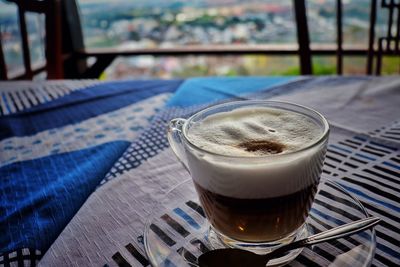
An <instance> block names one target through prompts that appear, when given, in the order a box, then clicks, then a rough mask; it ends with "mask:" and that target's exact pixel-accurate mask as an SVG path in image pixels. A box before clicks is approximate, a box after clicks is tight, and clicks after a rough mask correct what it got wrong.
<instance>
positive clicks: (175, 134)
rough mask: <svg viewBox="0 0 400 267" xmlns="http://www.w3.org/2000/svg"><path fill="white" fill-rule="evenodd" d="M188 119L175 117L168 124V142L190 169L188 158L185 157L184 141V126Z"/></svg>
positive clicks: (184, 164)
mask: <svg viewBox="0 0 400 267" xmlns="http://www.w3.org/2000/svg"><path fill="white" fill-rule="evenodd" d="M185 122H186V120H185V119H181V118H177V119H173V120H171V121H170V122H169V124H168V133H167V136H168V142H169V145H170V146H171V148H172V151H174V153H175V155H176V157H177V158H178V159H179V161H180V162H181V163H182V164H183V166H184V167H185V168H186V169H187V170H188V171H189V168H188V164H187V159H186V157H185V148H184V143H183V141H182V134H183V133H182V127H183V125H184V124H185Z"/></svg>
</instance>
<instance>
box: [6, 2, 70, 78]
mask: <svg viewBox="0 0 400 267" xmlns="http://www.w3.org/2000/svg"><path fill="white" fill-rule="evenodd" d="M7 1H9V2H13V3H15V4H16V6H17V8H18V17H19V26H20V32H21V41H22V56H23V63H24V68H25V70H24V72H23V73H22V74H20V75H18V76H16V77H9V75H8V72H7V66H6V63H5V60H4V54H3V53H4V51H3V49H2V48H3V46H2V45H1V40H0V68H1V71H0V79H3V80H7V79H11V78H14V79H32V78H33V76H34V75H36V74H38V73H40V72H42V71H46V72H47V79H61V78H63V72H64V71H63V54H62V40H61V38H62V34H61V2H60V0H41V1H40V0H29V1H27V0H7ZM26 12H33V13H39V14H44V16H45V30H46V37H45V57H46V63H45V64H44V65H39V66H32V63H31V58H30V47H29V41H28V33H27V25H26V18H25V13H26ZM0 39H1V37H0Z"/></svg>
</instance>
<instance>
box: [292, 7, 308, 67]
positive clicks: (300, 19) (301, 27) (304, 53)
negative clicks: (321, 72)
mask: <svg viewBox="0 0 400 267" xmlns="http://www.w3.org/2000/svg"><path fill="white" fill-rule="evenodd" d="M293 6H294V13H295V17H296V27H297V42H298V44H299V56H300V71H301V74H302V75H310V74H312V64H311V50H310V37H309V34H308V23H307V15H306V5H305V1H304V0H293Z"/></svg>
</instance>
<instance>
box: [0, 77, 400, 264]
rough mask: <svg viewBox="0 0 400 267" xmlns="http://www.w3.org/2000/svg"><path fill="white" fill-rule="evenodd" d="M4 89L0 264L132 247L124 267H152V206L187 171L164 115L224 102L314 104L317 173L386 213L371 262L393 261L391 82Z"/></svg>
mask: <svg viewBox="0 0 400 267" xmlns="http://www.w3.org/2000/svg"><path fill="white" fill-rule="evenodd" d="M0 93H1V95H0V96H1V98H0V266H2V265H5V266H8V265H9V264H17V265H19V266H23V265H36V264H37V263H38V261H39V260H40V259H42V260H41V261H40V264H42V265H43V266H55V265H58V266H89V265H92V266H99V265H101V266H102V265H104V264H107V265H110V266H113V265H121V261H120V260H121V259H120V258H119V256H118V257H117V258H116V257H115V255H120V256H121V254H120V252H121V251H122V250H126V249H127V248H126V244H128V243H129V244H131V246H129V249H131V250H132V249H133V250H134V252H135V253H133V254H132V255H136V256H134V257H133V259H132V260H129V259H124V264H125V263H127V264H129V265H133V266H136V265H137V266H146V265H148V262H147V260H146V258H145V255H144V253H143V244H142V242H141V238H142V233H143V224H144V221H145V219H146V216H148V214H149V212H150V210H149V209H151V205H152V204H154V202H155V201H156V200H157V199H159V197H161V196H162V194H163V193H164V192H166V191H167V190H168V189H170V188H172V187H173V186H174V185H176V184H177V183H179V182H180V181H181V179H182V178H183V177H187V174H186V173H185V172H184V170H182V168H181V167H180V165H179V164H178V163H177V162H176V160H175V159H174V157H173V156H172V154H171V152H170V150H169V149H168V144H167V141H166V138H165V123H166V122H167V121H168V120H169V119H171V118H174V117H178V116H181V117H185V116H189V115H191V114H192V113H193V112H195V111H197V110H199V109H200V108H202V107H205V106H207V105H210V104H211V103H216V102H221V101H227V100H228V99H229V100H232V99H278V100H287V101H293V102H297V103H300V104H305V105H307V106H311V107H314V108H316V109H317V110H319V111H321V112H322V113H323V114H324V115H325V116H326V117H327V118H328V120H329V121H330V122H331V124H332V128H333V129H334V130H333V134H332V138H331V141H330V152H328V156H330V157H331V158H329V157H328V158H327V160H326V165H325V169H324V176H326V178H329V179H340V182H341V185H342V186H344V187H345V188H346V189H347V190H348V191H350V192H352V193H353V194H354V195H356V196H357V197H359V198H360V200H361V201H362V203H363V204H364V206H365V207H366V208H367V209H368V211H369V212H370V213H371V214H373V215H376V216H380V217H383V218H385V220H384V221H385V222H384V223H383V224H381V225H380V226H378V228H377V238H378V245H377V253H376V257H375V260H374V262H373V264H374V265H377V266H380V265H392V264H393V265H398V264H400V252H399V250H400V246H399V245H398V243H400V233H399V227H400V223H399V218H400V199H399V197H398V193H400V189H399V188H400V186H399V180H400V174H399V173H400V163H399V162H400V156H399V152H398V151H399V149H400V122H399V114H400V113H399V111H400V109H399V106H400V79H399V78H396V77H390V78H371V77H345V78H343V77H324V78H311V77H308V78H305V77H300V78H298V77H297V78H294V77H290V78H281V77H278V78H266V77H250V78H240V77H239V78H216V77H214V78H195V79H188V80H152V81H119V82H96V81H87V82H83V81H81V82H78V81H60V82H55V81H54V82H41V83H40V82H38V83H28V82H25V83H24V82H18V83H0ZM338 156H339V159H338ZM340 157H342V158H340ZM177 164H178V165H177ZM343 173H346V175H343ZM344 176H345V177H344ZM357 177H358V178H357ZM360 177H365V178H363V179H361V180H360V179H359V178H360ZM129 186H131V188H130V189H129V190H128V188H129ZM127 210H129V212H127ZM78 211H79V212H78ZM128 214H129V215H128ZM128 229H131V231H128ZM121 257H123V256H121ZM315 264H316V266H319V264H318V263H315Z"/></svg>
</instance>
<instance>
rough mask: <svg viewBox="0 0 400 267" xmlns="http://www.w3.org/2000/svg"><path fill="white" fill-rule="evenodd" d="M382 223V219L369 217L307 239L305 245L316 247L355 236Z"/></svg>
mask: <svg viewBox="0 0 400 267" xmlns="http://www.w3.org/2000/svg"><path fill="white" fill-rule="evenodd" d="M380 221H381V219H380V218H376V217H368V218H365V219H361V220H358V221H354V222H351V223H347V224H343V225H341V226H338V227H335V228H332V229H330V230H327V231H324V232H322V233H318V234H315V235H312V236H309V237H307V238H305V243H306V245H314V244H318V243H321V242H325V241H329V240H332V239H338V238H341V237H345V236H349V235H353V234H356V233H359V232H361V231H364V230H366V229H368V228H370V227H372V226H374V225H376V224H378V223H379V222H380Z"/></svg>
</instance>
